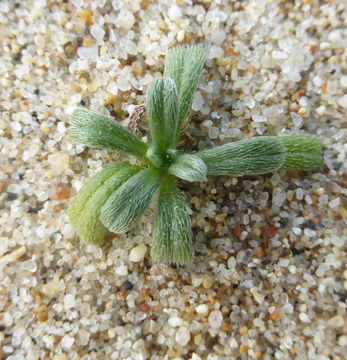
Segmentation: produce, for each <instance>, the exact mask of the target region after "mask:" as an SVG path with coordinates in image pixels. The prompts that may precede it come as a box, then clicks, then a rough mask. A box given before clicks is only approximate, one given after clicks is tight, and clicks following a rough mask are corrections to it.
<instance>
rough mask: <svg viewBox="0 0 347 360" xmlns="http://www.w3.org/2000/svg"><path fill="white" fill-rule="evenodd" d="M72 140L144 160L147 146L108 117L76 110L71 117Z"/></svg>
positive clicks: (70, 135) (70, 134) (70, 133)
mask: <svg viewBox="0 0 347 360" xmlns="http://www.w3.org/2000/svg"><path fill="white" fill-rule="evenodd" d="M69 137H70V140H71V141H72V142H74V143H76V144H82V145H86V146H90V147H96V148H101V149H108V150H116V151H119V152H122V153H124V154H130V155H134V156H137V157H138V158H140V159H144V158H145V156H146V151H147V145H146V144H145V143H144V142H143V141H141V140H140V139H139V138H138V137H137V136H136V135H135V134H133V133H132V132H131V131H129V130H127V129H125V128H124V127H123V126H121V125H119V124H118V123H117V122H116V121H114V120H112V119H109V118H108V117H106V116H103V115H100V114H96V113H94V112H92V111H89V110H85V109H76V110H75V111H74V112H73V113H72V116H71V126H70V128H69Z"/></svg>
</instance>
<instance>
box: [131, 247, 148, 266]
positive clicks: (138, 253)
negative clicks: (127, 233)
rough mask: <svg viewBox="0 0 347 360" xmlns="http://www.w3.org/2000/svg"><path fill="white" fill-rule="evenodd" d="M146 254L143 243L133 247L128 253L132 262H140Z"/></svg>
mask: <svg viewBox="0 0 347 360" xmlns="http://www.w3.org/2000/svg"><path fill="white" fill-rule="evenodd" d="M146 252H147V246H146V245H145V244H143V243H141V244H139V245H137V246H135V247H134V248H133V249H131V251H130V255H129V259H130V261H132V262H140V261H142V260H143V259H144V258H145V255H146Z"/></svg>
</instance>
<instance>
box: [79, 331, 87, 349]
mask: <svg viewBox="0 0 347 360" xmlns="http://www.w3.org/2000/svg"><path fill="white" fill-rule="evenodd" d="M78 338H79V342H80V344H81V345H82V346H85V345H87V344H88V342H89V332H88V331H85V330H80V331H79V332H78Z"/></svg>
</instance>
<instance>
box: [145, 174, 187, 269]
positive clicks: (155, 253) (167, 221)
mask: <svg viewBox="0 0 347 360" xmlns="http://www.w3.org/2000/svg"><path fill="white" fill-rule="evenodd" d="M151 255H152V257H153V259H154V260H156V261H159V262H163V263H167V264H169V263H176V264H190V263H191V262H192V259H193V255H194V251H193V244H192V232H191V228H190V219H189V216H188V213H187V208H186V203H185V201H184V198H183V196H182V194H181V193H180V191H179V189H178V188H177V186H176V184H175V182H174V179H170V178H167V179H165V180H164V181H162V183H161V184H160V188H159V196H158V214H157V223H156V226H155V230H154V238H153V242H152V250H151Z"/></svg>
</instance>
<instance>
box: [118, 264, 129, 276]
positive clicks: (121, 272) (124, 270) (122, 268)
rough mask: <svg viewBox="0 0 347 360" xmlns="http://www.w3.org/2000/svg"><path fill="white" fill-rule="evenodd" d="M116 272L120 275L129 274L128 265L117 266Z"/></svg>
mask: <svg viewBox="0 0 347 360" xmlns="http://www.w3.org/2000/svg"><path fill="white" fill-rule="evenodd" d="M116 274H117V275H119V276H126V275H128V268H127V266H126V265H121V266H119V267H117V269H116Z"/></svg>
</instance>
